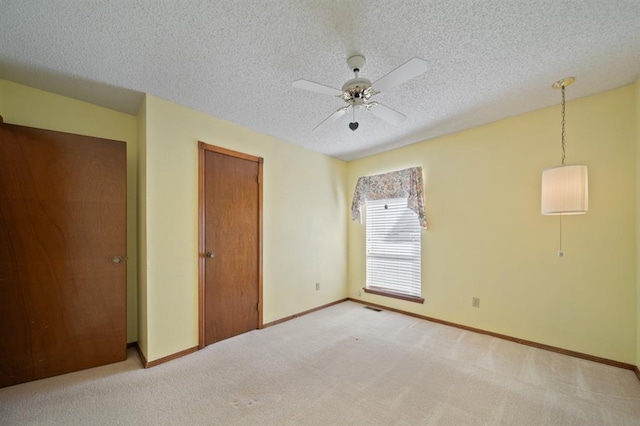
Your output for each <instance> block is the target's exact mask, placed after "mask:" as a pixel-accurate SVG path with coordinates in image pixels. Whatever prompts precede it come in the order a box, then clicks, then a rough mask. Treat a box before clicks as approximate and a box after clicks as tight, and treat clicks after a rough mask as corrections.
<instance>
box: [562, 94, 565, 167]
mask: <svg viewBox="0 0 640 426" xmlns="http://www.w3.org/2000/svg"><path fill="white" fill-rule="evenodd" d="M564 88H565V86H564V83H562V165H563V166H564V159H565V157H566V154H565V142H564V136H565V131H564V124H565V119H564V110H565V98H564Z"/></svg>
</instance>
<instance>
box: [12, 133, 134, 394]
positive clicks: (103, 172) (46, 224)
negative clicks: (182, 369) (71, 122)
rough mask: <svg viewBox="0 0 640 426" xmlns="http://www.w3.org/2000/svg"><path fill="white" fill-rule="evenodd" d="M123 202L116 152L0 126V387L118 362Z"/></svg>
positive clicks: (94, 141) (122, 348)
mask: <svg viewBox="0 0 640 426" xmlns="http://www.w3.org/2000/svg"><path fill="white" fill-rule="evenodd" d="M125 196H126V147H125V144H124V143H123V142H116V141H110V140H106V139H98V138H92V137H87V136H79V135H72V134H67V133H60V132H52V131H47V130H40V129H33V128H28V127H22V126H14V125H8V124H0V312H1V320H0V386H8V385H12V384H16V383H21V382H26V381H30V380H35V379H40V378H44V377H49V376H54V375H57V374H63V373H67V372H71V371H76V370H81V369H85V368H89V367H94V366H97V365H102V364H107V363H111V362H116V361H121V360H124V359H126V264H125V262H124V259H125V258H126V221H125V220H126V205H125ZM114 256H122V258H123V259H122V261H121V262H120V263H114V259H113V257H114ZM118 260H119V259H115V261H116V262H117V261H118Z"/></svg>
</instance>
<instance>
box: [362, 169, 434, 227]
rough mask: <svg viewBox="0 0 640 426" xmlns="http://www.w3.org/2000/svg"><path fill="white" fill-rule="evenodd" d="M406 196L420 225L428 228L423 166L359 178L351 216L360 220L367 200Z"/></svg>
mask: <svg viewBox="0 0 640 426" xmlns="http://www.w3.org/2000/svg"><path fill="white" fill-rule="evenodd" d="M405 197H406V198H407V208H409V209H411V210H413V211H414V212H415V213H416V214H417V215H418V220H419V221H420V226H421V227H422V228H425V229H426V227H427V219H426V217H425V214H424V185H423V184H422V167H411V168H409V169H404V170H398V171H395V172H390V173H385V174H382V175H374V176H363V177H361V178H358V183H357V184H356V191H355V193H354V194H353V203H352V204H351V218H352V219H353V220H360V208H361V207H362V205H364V203H366V202H367V200H384V199H387V198H405Z"/></svg>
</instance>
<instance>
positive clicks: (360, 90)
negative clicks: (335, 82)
mask: <svg viewBox="0 0 640 426" xmlns="http://www.w3.org/2000/svg"><path fill="white" fill-rule="evenodd" d="M377 93H378V92H376V91H375V90H373V89H372V88H371V81H369V80H367V79H366V78H353V79H351V80H349V81H347V82H346V83H345V84H344V85H343V86H342V96H341V97H342V99H344V101H345V102H347V103H349V104H352V105H362V104H364V103H366V102H368V101H369V99H370V98H371V97H372V96H373V95H376V94H377Z"/></svg>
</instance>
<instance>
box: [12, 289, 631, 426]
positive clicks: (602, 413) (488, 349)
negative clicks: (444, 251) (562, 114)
mask: <svg viewBox="0 0 640 426" xmlns="http://www.w3.org/2000/svg"><path fill="white" fill-rule="evenodd" d="M0 424H2V425H33V424H37V425H40V424H52V425H134V424H135V425H152V424H153V425H181V424H196V425H235V424H247V425H250V424H251V425H256V424H257V425H519V426H520V425H536V426H538V425H581V426H582V425H640V381H638V379H637V378H636V376H635V374H634V373H633V372H631V371H628V370H623V369H619V368H615V367H610V366H606V365H602V364H597V363H593V362H590V361H585V360H580V359H576V358H571V357H568V356H565V355H560V354H556V353H552V352H548V351H544V350H540V349H536V348H531V347H528V346H523V345H519V344H517V343H512V342H508V341H504V340H501V339H497V338H493V337H489V336H485V335H480V334H475V333H472V332H468V331H464V330H459V329H456V328H451V327H447V326H444V325H440V324H435V323H431V322H427V321H423V320H419V319H415V318H412V317H408V316H404V315H400V314H397V313H393V312H388V311H382V312H375V311H372V310H369V309H366V308H364V307H363V305H360V304H357V303H353V302H345V303H341V304H338V305H335V306H332V307H330V308H327V309H323V310H321V311H318V312H314V313H312V314H309V315H306V316H303V317H300V318H298V319H295V320H292V321H288V322H285V323H283V324H280V325H277V326H274V327H270V328H267V329H265V330H256V331H253V332H250V333H246V334H243V335H241V336H237V337H235V338H232V339H228V340H225V341H223V342H220V343H217V344H215V345H211V346H209V347H207V348H205V349H204V350H201V351H199V352H196V353H194V354H191V355H188V356H186V357H183V358H180V359H177V360H174V361H171V362H169V363H166V364H162V365H160V366H157V367H154V368H151V369H147V370H144V369H142V368H141V365H140V360H139V359H138V357H137V355H136V353H135V351H133V350H130V352H129V357H128V359H127V361H124V362H121V363H117V364H112V365H108V366H104V367H100V368H95V369H91V370H85V371H80V372H77V373H72V374H67V375H64V376H58V377H53V378H50V379H45V380H39V381H36V382H31V383H25V384H21V385H17V386H12V387H8V388H4V389H0Z"/></svg>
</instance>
